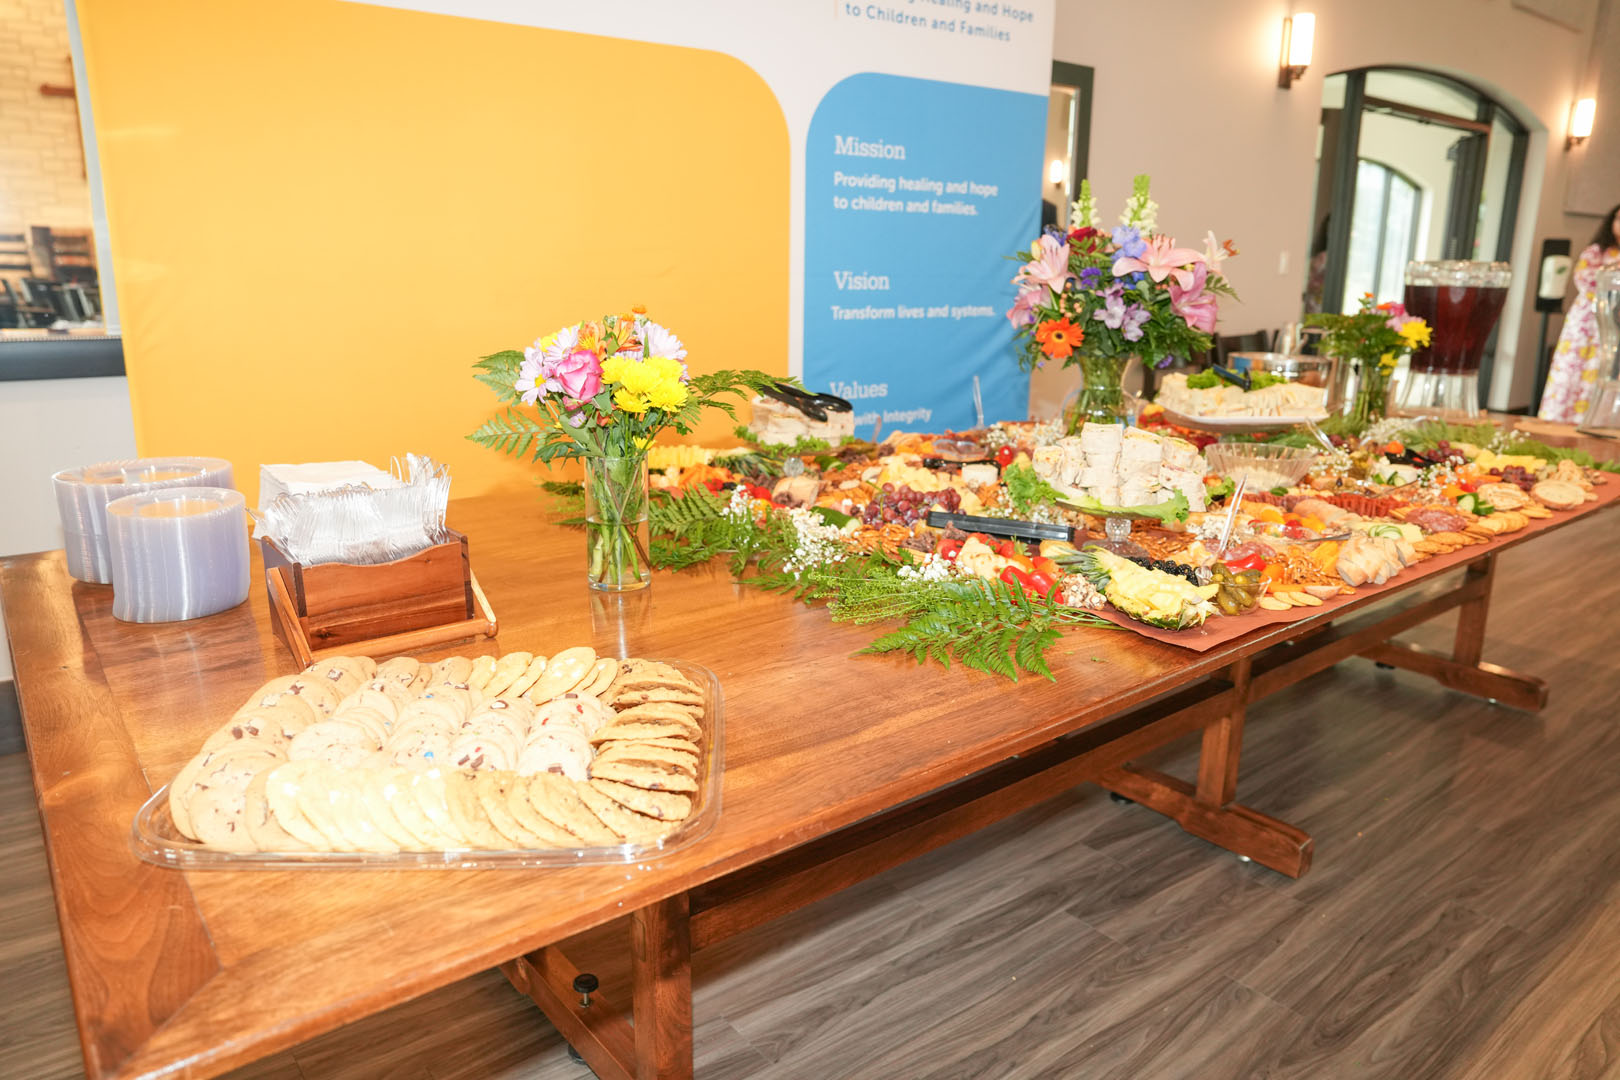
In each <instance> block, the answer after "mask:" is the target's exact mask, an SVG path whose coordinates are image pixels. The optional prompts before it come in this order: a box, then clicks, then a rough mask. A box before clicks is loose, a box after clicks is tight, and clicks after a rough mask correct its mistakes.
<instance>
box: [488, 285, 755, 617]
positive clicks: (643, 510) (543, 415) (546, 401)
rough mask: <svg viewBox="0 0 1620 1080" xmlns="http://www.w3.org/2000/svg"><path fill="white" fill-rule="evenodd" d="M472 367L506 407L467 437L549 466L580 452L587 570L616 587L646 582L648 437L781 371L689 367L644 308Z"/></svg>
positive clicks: (683, 428) (686, 423) (686, 425)
mask: <svg viewBox="0 0 1620 1080" xmlns="http://www.w3.org/2000/svg"><path fill="white" fill-rule="evenodd" d="M473 366H474V367H475V368H477V369H478V374H477V375H476V376H475V377H476V378H477V379H478V381H479V382H482V383H484V384H485V385H486V386H488V387H489V388H490V389H492V390H494V391H495V394H496V396H497V397H499V398H500V400H501V401H502V402H504V403H505V404H506V405H507V406H508V408H507V409H506V411H505V413H504V414H503V415H501V416H498V417H496V418H494V419H492V420H490V421H488V422H487V423H485V424H484V425H483V426H482V427H480V428H479V429H478V430H477V431H475V432H473V433H472V434H471V435H469V436H467V437H468V438H469V439H471V440H472V441H473V442H476V443H478V444H479V445H481V446H487V447H489V448H490V449H492V450H499V451H501V452H503V453H507V454H512V455H514V456H519V457H521V456H522V455H524V454H528V455H529V457H530V460H531V461H538V462H544V463H546V464H550V463H552V462H554V461H558V460H568V459H573V458H580V459H583V461H584V464H585V480H584V492H585V523H586V524H585V528H586V555H587V562H588V569H587V578H588V580H589V583H590V586H591V587H592V588H594V589H602V590H607V591H614V592H619V591H625V590H629V589H639V588H643V587H645V586H646V585H648V584H650V583H651V580H652V578H651V564H650V560H649V558H648V537H647V534H648V528H647V447H648V446H650V445H651V444H652V441H653V439H654V438H655V437H656V436H657V435H658V433H659V432H660V431H663V430H664V429H665V428H674V429H675V430H676V431H678V432H680V433H681V434H683V435H685V434H689V433H690V432H691V430H692V428H693V427H694V426H695V425H696V423H697V422H698V420H699V419H700V418H701V416H702V414H703V410H705V409H709V408H716V409H721V410H723V411H724V412H726V413H727V414H729V415H734V413H733V410H732V404H731V403H730V402H727V401H722V400H721V398H722V397H724V396H726V395H734V396H736V397H739V398H746V397H749V396H751V395H753V394H755V393H758V392H759V390H760V389H761V388H762V387H764V386H769V385H772V384H775V383H778V382H781V381H782V380H781V379H780V378H778V377H777V376H773V375H767V374H765V373H764V372H761V371H716V372H712V373H710V374H707V375H693V374H691V373H690V372H689V371H688V370H687V366H686V347H685V346H684V345H682V344H681V341H680V339H679V338H677V337H676V336H675V335H674V334H673V333H672V332H670V330H669V329H667V328H666V327H663V326H660V325H659V324H658V323H655V322H653V321H651V320H650V319H648V318H647V315H646V309H645V308H642V307H639V306H638V307H635V308H633V309H631V310H630V311H629V312H626V313H624V314H621V315H609V316H606V317H605V318H603V319H600V320H597V321H594V322H581V323H576V324H574V325H573V326H565V327H563V328H562V329H561V330H558V331H557V332H556V333H554V334H549V335H547V336H545V337H543V338H540V339H539V340H538V341H536V342H535V343H534V344H533V345H530V346H529V347H528V348H526V349H524V350H523V351H522V352H518V351H517V350H515V349H507V350H505V351H502V352H498V353H494V354H492V355H490V356H486V357H484V358H483V359H482V360H480V361H478V363H476V364H474V365H473ZM519 406H529V407H532V412H531V411H526V410H524V409H521V408H519Z"/></svg>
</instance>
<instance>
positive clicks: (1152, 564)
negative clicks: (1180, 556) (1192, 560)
mask: <svg viewBox="0 0 1620 1080" xmlns="http://www.w3.org/2000/svg"><path fill="white" fill-rule="evenodd" d="M1131 562H1133V563H1135V564H1136V565H1137V566H1140V567H1142V568H1143V569H1146V570H1162V571H1164V572H1165V573H1166V574H1172V575H1174V576H1175V577H1179V578H1186V579H1187V580H1188V581H1190V582H1192V583H1193V584H1194V585H1196V584H1198V571H1196V570H1194V569H1193V568H1192V567H1190V566H1183V565H1182V564H1181V563H1178V562H1170V561H1168V560H1165V559H1144V558H1132V559H1131Z"/></svg>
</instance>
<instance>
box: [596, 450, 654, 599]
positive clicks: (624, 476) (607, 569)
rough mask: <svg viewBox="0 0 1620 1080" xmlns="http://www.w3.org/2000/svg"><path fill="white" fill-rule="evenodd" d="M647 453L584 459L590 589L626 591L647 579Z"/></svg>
mask: <svg viewBox="0 0 1620 1080" xmlns="http://www.w3.org/2000/svg"><path fill="white" fill-rule="evenodd" d="M650 543H651V537H650V530H649V527H648V523H647V458H646V456H645V455H642V456H639V457H600V458H586V459H585V563H586V567H585V577H586V581H587V583H588V584H589V585H590V587H591V588H593V589H598V590H600V591H602V592H629V591H631V590H632V589H645V588H646V587H647V586H648V585H651V584H652V561H651V559H650V558H649V557H648V551H649V549H650Z"/></svg>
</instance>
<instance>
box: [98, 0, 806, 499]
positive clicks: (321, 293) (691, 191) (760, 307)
mask: <svg viewBox="0 0 1620 1080" xmlns="http://www.w3.org/2000/svg"><path fill="white" fill-rule="evenodd" d="M79 12H80V18H81V20H82V25H83V31H84V42H85V56H86V62H87V67H88V76H89V84H90V87H89V89H90V94H91V100H92V103H93V105H94V108H95V116H96V125H97V130H98V136H99V141H100V147H101V160H102V167H103V178H104V183H105V187H106V195H107V210H108V219H109V230H110V233H111V239H112V247H113V263H114V270H115V273H116V275H117V286H118V291H119V298H120V305H121V308H122V315H123V327H124V346H125V360H126V364H127V366H128V371H129V380H130V396H131V399H132V401H133V406H134V414H135V432H136V438H137V441H138V445H139V447H140V451H141V453H143V454H178V453H190V454H211V455H218V456H221V457H226V458H229V459H230V460H231V461H232V462H233V463H234V465H235V466H236V470H237V477H238V484H239V486H240V487H242V488H243V489H244V491H246V492H247V494H248V496H249V499H250V502H251V501H252V500H253V499H254V498H255V496H256V493H257V486H258V466H259V465H260V464H261V463H264V462H274V461H321V460H333V459H345V458H351V457H353V458H362V459H365V460H369V461H372V462H374V463H378V464H384V465H386V463H387V460H388V458H389V457H390V456H391V455H394V454H402V453H403V452H405V451H407V450H414V451H417V452H421V453H428V454H432V455H434V456H435V457H437V458H439V459H441V460H444V461H447V462H448V463H449V464H450V466H451V468H452V470H453V475H454V477H455V492H456V493H457V494H460V495H469V494H475V493H478V492H483V491H488V490H491V489H494V488H498V487H504V488H512V487H516V486H520V485H527V484H529V483H530V482H531V481H532V478H533V477H534V475H535V472H536V470H535V469H534V468H533V467H532V466H528V465H518V464H516V463H514V462H512V461H511V460H510V459H506V458H502V457H499V456H498V455H496V454H494V453H493V452H491V451H488V450H484V449H482V448H480V447H478V446H475V445H474V444H472V443H470V442H467V441H466V440H465V439H464V438H463V436H464V435H465V434H466V433H467V432H469V431H471V430H472V429H473V428H474V427H476V426H477V425H478V424H479V423H481V422H482V421H483V420H484V419H485V418H486V417H488V416H489V415H490V414H491V413H492V411H493V405H494V398H493V396H492V395H491V394H490V392H489V391H488V390H487V389H486V388H485V387H483V386H482V385H480V384H478V383H475V382H474V381H473V380H472V377H471V369H470V366H469V365H470V364H471V363H472V362H473V361H474V360H476V359H477V358H478V357H479V356H482V355H485V354H487V353H490V352H494V351H496V350H498V349H502V348H510V347H521V346H523V345H525V344H527V343H528V342H530V341H531V340H533V339H534V338H536V337H538V336H540V335H541V334H544V333H549V332H550V331H552V330H554V329H556V328H557V327H558V326H561V325H563V324H565V323H569V322H574V321H576V320H578V319H581V318H587V317H596V316H599V315H602V314H605V313H608V312H610V311H620V310H623V309H624V308H626V307H628V306H629V305H631V304H634V303H643V304H646V305H648V308H649V314H650V315H651V316H652V317H653V318H655V319H657V320H659V321H661V322H663V323H665V324H666V325H668V326H670V327H671V328H673V329H674V330H675V331H676V332H677V333H678V334H680V335H681V337H682V339H683V340H684V341H685V342H686V344H687V347H688V349H689V350H690V354H691V355H690V359H691V364H692V367H693V368H694V369H695V370H697V371H705V370H713V369H716V368H721V367H758V368H762V369H765V370H771V371H776V372H782V373H785V372H786V370H787V359H786V347H787V303H788V141H787V129H786V124H785V122H784V120H783V118H782V113H781V110H780V108H779V107H778V106H777V103H776V100H775V98H774V96H773V95H772V93H771V91H770V90H769V88H768V87H767V86H766V85H765V84H764V82H763V81H761V80H760V78H759V77H758V76H757V75H756V74H755V73H754V72H753V71H751V70H750V69H749V68H747V67H746V66H744V65H743V64H741V63H740V62H738V61H736V60H734V59H731V58H729V57H726V56H722V55H720V54H717V53H710V52H704V51H700V50H693V49H684V48H676V47H670V46H661V45H649V44H642V43H636V42H629V41H619V40H613V39H608V38H600V37H592V36H586V35H579V34H567V33H560V32H555V31H548V30H536V29H530V28H524V27H515V26H507V25H501V24H496V23H487V22H478V21H474V20H470V19H459V18H450V17H444V16H436V15H423V14H418V13H413V12H403V11H393V10H388V9H385V8H376V7H369V6H365V5H361V4H347V3H339V2H336V0H275V2H274V3H235V2H232V3H218V2H217V0H79ZM722 420H724V418H723V417H722V418H720V420H711V421H709V422H708V423H707V424H706V426H705V428H704V429H703V430H702V431H701V432H700V433H699V435H700V436H701V437H707V438H714V437H717V436H719V435H720V434H722V433H726V432H728V431H729V423H722V422H721V421H722Z"/></svg>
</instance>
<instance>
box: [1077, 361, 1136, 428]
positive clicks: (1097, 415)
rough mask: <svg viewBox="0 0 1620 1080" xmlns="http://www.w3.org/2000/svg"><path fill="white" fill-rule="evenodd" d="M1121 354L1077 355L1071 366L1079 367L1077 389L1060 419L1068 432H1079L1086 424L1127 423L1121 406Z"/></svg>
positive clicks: (1126, 414)
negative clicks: (1076, 361) (1077, 360)
mask: <svg viewBox="0 0 1620 1080" xmlns="http://www.w3.org/2000/svg"><path fill="white" fill-rule="evenodd" d="M1127 362H1128V361H1127V359H1126V358H1125V357H1120V356H1081V357H1080V358H1079V363H1078V364H1076V365H1074V366H1076V367H1078V368H1079V369H1080V389H1079V391H1078V392H1077V393H1076V395H1075V398H1074V401H1073V402H1072V403H1071V404H1070V405H1069V407H1068V410H1067V412H1066V413H1065V416H1064V419H1065V421H1066V423H1065V427H1066V429H1067V431H1068V433H1069V434H1070V435H1078V434H1080V428H1081V426H1082V425H1084V424H1087V423H1093V424H1128V423H1129V422H1130V415H1129V413H1128V411H1127V410H1126V408H1125V365H1126V363H1127Z"/></svg>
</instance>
